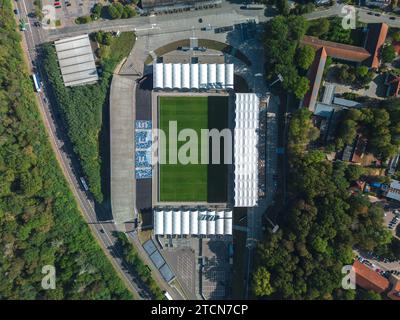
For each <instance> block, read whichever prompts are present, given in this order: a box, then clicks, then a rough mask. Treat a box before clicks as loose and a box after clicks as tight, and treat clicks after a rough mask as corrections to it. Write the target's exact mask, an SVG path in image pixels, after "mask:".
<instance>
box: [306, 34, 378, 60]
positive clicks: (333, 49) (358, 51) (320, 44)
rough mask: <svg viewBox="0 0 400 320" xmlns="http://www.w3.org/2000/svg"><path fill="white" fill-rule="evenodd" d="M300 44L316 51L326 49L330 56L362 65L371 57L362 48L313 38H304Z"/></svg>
mask: <svg viewBox="0 0 400 320" xmlns="http://www.w3.org/2000/svg"><path fill="white" fill-rule="evenodd" d="M300 43H301V44H302V45H309V46H311V47H313V48H314V49H315V50H319V49H321V48H324V49H325V50H326V53H327V55H328V56H330V57H332V58H335V59H340V60H344V61H350V62H357V63H361V62H363V61H365V60H366V59H368V58H370V57H371V54H370V53H369V52H368V51H367V50H366V49H364V48H362V47H357V46H352V45H348V44H343V43H337V42H332V41H326V40H321V39H319V38H316V37H312V36H304V37H303V39H302V40H301V41H300Z"/></svg>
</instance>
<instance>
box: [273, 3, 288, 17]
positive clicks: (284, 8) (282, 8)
mask: <svg viewBox="0 0 400 320" xmlns="http://www.w3.org/2000/svg"><path fill="white" fill-rule="evenodd" d="M275 5H276V8H277V10H278V12H279V13H280V14H281V15H283V16H288V15H289V12H290V9H289V3H288V0H276V4H275Z"/></svg>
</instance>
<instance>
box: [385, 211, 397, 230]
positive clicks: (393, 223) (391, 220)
mask: <svg viewBox="0 0 400 320" xmlns="http://www.w3.org/2000/svg"><path fill="white" fill-rule="evenodd" d="M399 223H400V210H398V209H395V210H386V211H385V217H384V224H385V226H386V227H387V228H388V229H389V230H390V231H391V232H392V233H393V234H394V233H395V232H396V228H397V226H398V225H399Z"/></svg>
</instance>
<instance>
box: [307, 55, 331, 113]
mask: <svg viewBox="0 0 400 320" xmlns="http://www.w3.org/2000/svg"><path fill="white" fill-rule="evenodd" d="M327 57H328V55H327V53H326V50H325V48H324V47H322V48H320V49H319V50H318V51H317V52H316V54H315V58H314V61H313V63H312V65H311V67H310V70H308V74H307V76H308V79H309V80H310V90H308V92H307V93H306V95H305V97H304V100H303V106H305V107H308V109H309V110H310V111H312V112H314V111H315V104H316V102H317V99H318V91H319V87H320V86H321V81H322V74H323V73H324V67H325V63H326V58H327Z"/></svg>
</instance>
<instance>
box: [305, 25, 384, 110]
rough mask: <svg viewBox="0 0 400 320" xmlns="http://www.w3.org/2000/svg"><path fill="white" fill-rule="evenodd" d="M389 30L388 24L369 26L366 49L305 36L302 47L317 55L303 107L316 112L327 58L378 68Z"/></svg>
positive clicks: (310, 71)
mask: <svg viewBox="0 0 400 320" xmlns="http://www.w3.org/2000/svg"><path fill="white" fill-rule="evenodd" d="M388 29H389V27H388V25H387V24H386V23H370V24H368V27H367V36H366V41H365V48H363V47H357V46H352V45H348V44H342V43H336V42H332V41H326V40H321V39H319V38H316V37H312V36H304V37H303V39H302V40H300V45H309V46H311V47H313V48H314V49H315V50H316V54H315V58H314V61H313V63H312V65H311V68H310V70H309V72H308V79H309V80H310V89H309V91H308V92H307V94H306V95H305V97H304V99H303V102H302V105H303V107H306V108H309V110H310V111H312V112H314V110H315V104H316V102H317V98H318V91H319V87H320V85H321V81H322V75H323V71H324V67H325V62H326V58H327V56H330V57H332V58H335V59H339V60H344V61H349V62H354V63H362V64H364V65H366V66H368V67H370V68H374V69H376V68H378V67H379V63H380V59H379V55H380V51H381V48H382V46H383V44H384V43H385V40H386V36H387V32H388Z"/></svg>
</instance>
